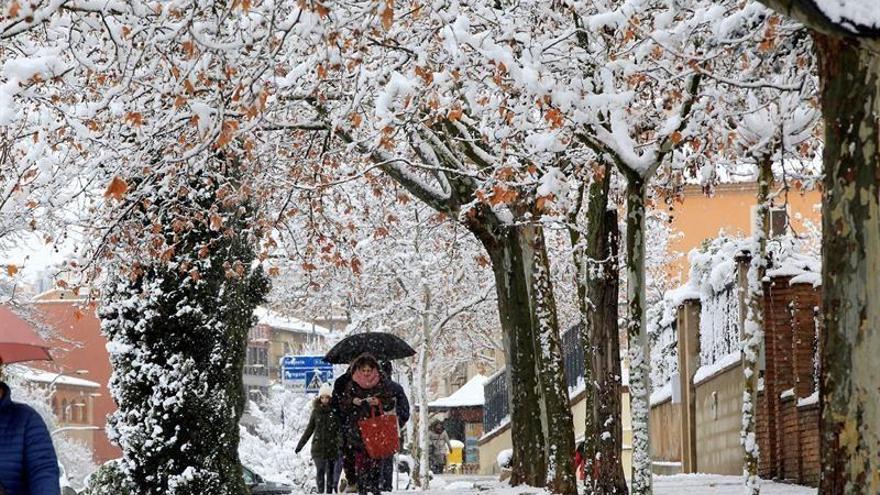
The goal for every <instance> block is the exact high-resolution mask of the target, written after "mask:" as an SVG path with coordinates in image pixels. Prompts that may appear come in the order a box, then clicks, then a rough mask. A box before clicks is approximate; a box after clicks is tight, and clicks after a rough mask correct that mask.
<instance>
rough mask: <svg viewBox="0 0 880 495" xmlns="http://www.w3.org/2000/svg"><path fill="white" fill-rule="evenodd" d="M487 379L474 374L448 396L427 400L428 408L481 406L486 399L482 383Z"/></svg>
mask: <svg viewBox="0 0 880 495" xmlns="http://www.w3.org/2000/svg"><path fill="white" fill-rule="evenodd" d="M488 380H489V379H488V378H487V377H485V376H483V375H476V376H474V377H473V378H471V379H470V380H469V381H468V382H467V383H465V384H464V386H462V387H461V388H460V389H458V390H456V391H455V393H453V394H452V395H450V396H448V397H443V398H441V399H437V400H435V401H434V402H429V403H428V407H429V408H453V407H478V406H482V405H483V404H484V403H485V402H486V399H485V397H484V396H483V385H485V384H486V381H488Z"/></svg>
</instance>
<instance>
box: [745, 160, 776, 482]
mask: <svg viewBox="0 0 880 495" xmlns="http://www.w3.org/2000/svg"><path fill="white" fill-rule="evenodd" d="M772 165H773V157H772V155H770V154H769V153H768V154H766V155H764V156H762V157H761V159H760V163H759V164H758V166H759V168H760V169H759V173H758V197H757V201H758V211H757V212H756V215H755V225H754V240H753V243H752V244H753V250H754V252H752V253H750V254H751V260H750V263H749V273H748V294H747V298H748V303H747V304H748V306H747V309H746V320H745V325H744V328H743V340H742V349H743V359H744V361H745V362H744V366H743V374H744V378H745V380H744V390H743V408H742V429H741V430H740V442H741V443H742V445H743V448H744V450H745V457H744V464H743V477H744V482H745V492H746V494H747V495H758V494H759V493H760V492H761V486H760V484H759V478H758V456H759V448H758V440H757V407H758V359H759V357H760V354H761V347H762V346H763V344H764V289H763V280H764V274H765V272H766V269H767V238H768V236H769V234H770V184H771V182H772V181H773V170H772Z"/></svg>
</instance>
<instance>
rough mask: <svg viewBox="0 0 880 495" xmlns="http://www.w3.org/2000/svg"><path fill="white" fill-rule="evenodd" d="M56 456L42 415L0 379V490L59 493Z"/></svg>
mask: <svg viewBox="0 0 880 495" xmlns="http://www.w3.org/2000/svg"><path fill="white" fill-rule="evenodd" d="M59 476H60V472H59V470H58V457H57V456H56V455H55V447H54V446H53V445H52V438H51V437H50V435H49V429H48V428H47V427H46V423H45V422H43V418H41V417H40V415H39V414H37V412H36V411H34V410H33V409H32V408H31V407H30V406H27V405H25V404H19V403H17V402H12V393H11V392H10V390H9V386H7V385H6V384H5V383H3V382H0V493H2V494H5V495H60V493H61V484H60V483H59V481H58V478H59Z"/></svg>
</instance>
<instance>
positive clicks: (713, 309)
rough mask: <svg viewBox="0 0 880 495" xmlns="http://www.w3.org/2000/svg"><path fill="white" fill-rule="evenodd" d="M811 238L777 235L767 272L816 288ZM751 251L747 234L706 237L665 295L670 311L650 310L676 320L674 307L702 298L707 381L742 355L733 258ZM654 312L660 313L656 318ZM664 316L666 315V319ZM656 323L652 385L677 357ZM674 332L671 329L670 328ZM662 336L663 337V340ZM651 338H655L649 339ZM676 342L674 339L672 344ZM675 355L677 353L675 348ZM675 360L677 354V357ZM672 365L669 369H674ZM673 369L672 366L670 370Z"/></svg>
mask: <svg viewBox="0 0 880 495" xmlns="http://www.w3.org/2000/svg"><path fill="white" fill-rule="evenodd" d="M808 242H809V241H808V240H806V239H798V238H796V237H793V236H780V237H776V238H774V239H772V241H771V242H769V243H768V246H767V247H768V252H769V256H770V263H769V264H768V266H767V276H768V277H781V276H785V277H792V278H791V281H790V283H792V284H796V283H809V284H812V285H813V286H814V287H815V286H818V285H820V284H821V272H822V267H821V263H820V261H819V259H818V258H816V257H815V256H814V255H811V254H808V253H810V252H811V251H810V249H809V246H808V245H807V243H808ZM753 250H754V247H753V240H752V239H751V238H745V239H743V238H733V237H728V236H725V235H721V236H719V237H718V238H716V239H712V240H710V241H707V242H706V243H704V244H703V246H701V247H700V248H698V249H694V250H692V251H691V252H690V253H689V255H688V259H689V261H690V278H689V280H688V282H687V283H686V284H685V285H683V286H682V287H680V288H678V289H675V290H673V291H669V292H667V294H666V297H665V298H664V301H663V302H664V304H665V305H666V307H665V309H663V310H662V311H673V312H671V313H670V314H668V315H664V314H661V312H660V311H661V310H659V309H653V308H652V310H651V311H653V313H652V312H649V318H650V317H651V315H652V314H653V315H655V318H656V321H657V322H664V321H665V322H667V323H665V324H666V325H669V324H670V323H668V322H669V321H670V319H671V321H672V323H671V324H673V325H674V315H675V313H674V310H675V309H676V308H677V307H678V306H679V305H680V304H681V303H682V302H683V301H684V300H685V299H693V298H697V297H698V298H699V300H700V366H701V367H700V370H699V371H698V376H699V379H697V378H696V377H695V379H694V381H695V382H697V383H698V382H700V381H703V380H706V379H708V378H710V377H711V376H713V375H714V374H716V373H718V372H721V371H723V370H724V369H727V368H728V367H729V366H731V365H732V364H733V363H734V362H735V361H738V360H739V359H740V351H741V348H742V329H741V323H740V314H741V312H740V291H739V287H738V284H737V261H736V259H737V257H739V256H741V255H743V254H748V253H749V252H752V251H753ZM656 315H659V317H657V316H656ZM664 318H665V319H664ZM649 324H653V325H655V328H654V332H655V334H656V336H654V335H652V338H654V339H657V343H656V344H654V345H655V346H657V347H658V348H659V349H657V350H656V351H655V350H652V353H651V357H652V365H653V366H654V367H655V372H654V375H653V376H652V379H654V380H655V381H654V386H655V388H659V387H662V386H663V384H665V380H667V379H668V377H667V376H666V375H667V374H666V372H665V371H664V363H665V362H666V361H667V360H669V361H670V365H671V366H675V367H677V360H676V361H675V362H674V363H673V362H671V356H670V355H671V354H672V352H673V351H672V350H671V349H667V350H663V347H662V346H663V342H669V341H671V339H670V337H669V336H666V335H664V333H663V332H669V330H665V329H663V328H662V326H663V324H661V323H654V322H653V321H652V322H649ZM669 333H672V334H674V332H669ZM663 339H666V340H663ZM652 342H653V341H652ZM671 345H673V346H674V343H673V344H671ZM676 351H677V349H676ZM676 355H677V352H676ZM676 359H677V358H676ZM674 369H675V368H673V370H674ZM673 372H674V371H673Z"/></svg>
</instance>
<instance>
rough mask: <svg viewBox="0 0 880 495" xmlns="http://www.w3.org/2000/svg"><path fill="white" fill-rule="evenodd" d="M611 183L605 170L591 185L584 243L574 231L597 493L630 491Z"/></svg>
mask: <svg viewBox="0 0 880 495" xmlns="http://www.w3.org/2000/svg"><path fill="white" fill-rule="evenodd" d="M610 184H611V173H610V170H607V171H606V174H605V176H604V177H603V178H602V179H600V180H594V181H593V182H592V183H591V184H590V187H589V189H588V193H587V194H588V199H587V215H588V219H587V232H586V239H585V240H584V242H585V244H586V246H579V244H580V236H579V234H577V231H576V230H572V245H573V246H576V247H577V249H576V250H575V258H574V262H575V265H576V267H577V270H578V303H579V306H580V311H581V320H582V321H583V324H584V325H583V333H582V338H581V342H582V345H583V349H584V384H585V399H584V400H585V403H586V415H585V428H584V432H585V433H584V462H585V466H584V474H585V478H584V488H585V491H586V493H587V494H596V495H598V494H603V495H604V494H622V493H628V492H629V488H628V487H627V484H626V477H625V475H624V472H623V463H622V454H623V425H622V421H621V410H622V405H621V383H620V375H621V370H620V341H619V334H618V321H617V316H618V315H617V297H618V280H619V279H618V272H617V270H618V267H617V255H618V252H617V251H618V234H617V232H618V229H617V212H616V211H615V210H608V209H607V208H608V192H609V188H610ZM606 433H607V434H606Z"/></svg>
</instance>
